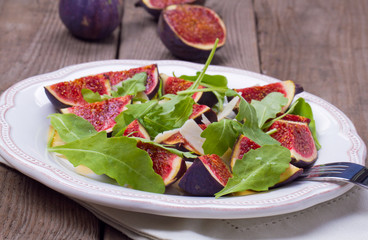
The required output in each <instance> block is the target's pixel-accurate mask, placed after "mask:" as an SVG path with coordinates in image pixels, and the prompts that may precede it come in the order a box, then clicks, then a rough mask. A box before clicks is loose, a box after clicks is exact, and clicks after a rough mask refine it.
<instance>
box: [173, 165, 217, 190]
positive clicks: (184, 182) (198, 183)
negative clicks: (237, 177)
mask: <svg viewBox="0 0 368 240" xmlns="http://www.w3.org/2000/svg"><path fill="white" fill-rule="evenodd" d="M179 187H180V188H181V189H183V190H184V191H185V192H187V193H189V194H191V195H194V196H213V195H214V194H215V193H217V192H219V191H220V190H221V189H223V188H224V186H223V185H221V184H220V183H219V182H218V181H217V180H216V179H214V178H213V177H212V175H211V174H210V173H209V172H208V170H207V168H206V167H205V166H204V165H203V163H202V162H201V161H200V160H199V159H198V158H197V159H195V160H194V162H193V164H192V165H191V166H190V167H189V168H188V170H187V171H186V172H185V174H184V176H183V177H182V178H181V180H180V181H179Z"/></svg>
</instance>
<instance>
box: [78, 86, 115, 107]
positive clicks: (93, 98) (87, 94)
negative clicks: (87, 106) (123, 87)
mask: <svg viewBox="0 0 368 240" xmlns="http://www.w3.org/2000/svg"><path fill="white" fill-rule="evenodd" d="M81 92H82V96H83V98H84V100H86V102H88V103H94V102H102V101H105V100H108V99H110V98H112V97H111V96H109V95H107V94H103V95H100V94H99V93H98V92H94V91H92V90H91V89H88V88H83V89H82V90H81Z"/></svg>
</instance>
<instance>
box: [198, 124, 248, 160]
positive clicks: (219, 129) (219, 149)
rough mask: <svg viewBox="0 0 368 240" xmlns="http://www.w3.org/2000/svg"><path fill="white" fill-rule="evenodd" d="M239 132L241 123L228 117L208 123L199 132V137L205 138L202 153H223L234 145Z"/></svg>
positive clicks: (219, 154) (220, 154)
mask: <svg viewBox="0 0 368 240" xmlns="http://www.w3.org/2000/svg"><path fill="white" fill-rule="evenodd" d="M240 132H241V124H240V123H239V122H238V121H234V120H230V119H223V120H221V121H219V122H214V123H212V124H210V125H208V127H207V128H206V129H205V130H203V132H202V134H201V137H203V138H205V139H206V140H205V141H204V143H203V146H202V148H203V150H204V153H205V154H217V155H218V156H222V155H224V154H225V152H226V151H227V150H228V149H229V148H230V149H231V148H232V147H233V146H234V144H235V141H236V139H237V138H238V136H239V134H240Z"/></svg>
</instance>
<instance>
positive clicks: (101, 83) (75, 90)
mask: <svg viewBox="0 0 368 240" xmlns="http://www.w3.org/2000/svg"><path fill="white" fill-rule="evenodd" d="M84 88H85V89H90V90H92V91H93V92H97V93H99V94H100V95H103V94H107V95H109V94H110V83H109V80H108V79H106V77H105V76H104V75H103V74H97V75H92V76H87V77H82V78H78V79H75V80H73V81H65V82H60V83H55V84H52V85H49V86H46V87H45V92H46V95H47V97H48V98H49V100H50V101H51V103H52V104H53V105H54V106H55V107H56V108H57V109H60V108H67V107H71V106H76V105H83V104H87V102H86V101H85V100H84V98H83V95H82V89H84Z"/></svg>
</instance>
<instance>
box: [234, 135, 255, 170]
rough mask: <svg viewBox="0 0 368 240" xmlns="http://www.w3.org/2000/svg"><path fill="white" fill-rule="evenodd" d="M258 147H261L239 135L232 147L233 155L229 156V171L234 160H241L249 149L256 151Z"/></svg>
mask: <svg viewBox="0 0 368 240" xmlns="http://www.w3.org/2000/svg"><path fill="white" fill-rule="evenodd" d="M260 147H261V146H260V145H258V144H257V143H255V142H254V141H252V140H250V139H249V138H248V137H246V136H244V135H240V136H239V137H238V140H237V141H236V143H235V145H234V148H233V153H232V155H231V160H230V166H231V169H232V168H233V167H234V165H235V162H236V160H238V159H242V158H243V156H244V154H246V153H247V152H249V151H250V150H251V149H257V148H260Z"/></svg>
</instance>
